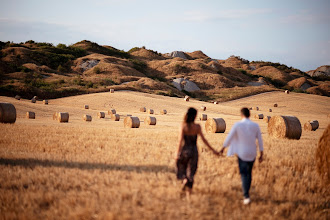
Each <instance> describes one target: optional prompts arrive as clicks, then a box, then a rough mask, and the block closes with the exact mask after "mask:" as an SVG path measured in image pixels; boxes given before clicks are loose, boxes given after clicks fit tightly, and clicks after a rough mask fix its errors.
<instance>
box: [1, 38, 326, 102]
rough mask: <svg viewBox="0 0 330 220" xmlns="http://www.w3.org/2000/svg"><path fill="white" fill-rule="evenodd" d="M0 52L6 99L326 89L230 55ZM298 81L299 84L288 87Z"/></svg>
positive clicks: (32, 45) (220, 97)
mask: <svg viewBox="0 0 330 220" xmlns="http://www.w3.org/2000/svg"><path fill="white" fill-rule="evenodd" d="M0 49H1V51H0V58H1V59H0V94H1V95H7V96H15V95H17V94H18V95H21V96H22V97H25V98H31V97H33V96H34V95H37V96H39V97H40V98H56V97H63V96H71V95H76V94H85V93H95V92H104V91H108V90H109V89H110V88H114V89H116V90H133V91H140V92H145V93H154V94H161V95H166V96H174V97H183V96H184V95H190V96H192V97H196V98H198V99H200V100H217V101H225V100H230V99H236V98H240V97H244V96H247V95H251V94H258V93H262V92H266V91H273V90H278V89H289V90H291V91H295V92H306V93H307V92H309V93H312V94H318V95H326V96H329V91H330V83H329V80H328V79H324V78H322V79H319V78H315V79H314V78H311V77H310V76H309V75H307V74H305V73H304V72H302V71H300V70H297V69H294V68H292V67H288V66H286V65H283V64H278V63H270V62H263V61H253V62H249V61H247V60H244V59H242V58H240V57H235V56H232V57H230V58H228V59H227V60H215V59H211V58H210V57H208V56H207V55H205V54H204V53H203V52H202V51H195V52H191V53H188V52H187V53H185V56H186V57H187V59H182V58H178V57H170V56H169V55H168V54H161V53H159V52H157V51H153V50H149V49H146V48H145V47H134V48H132V49H131V50H129V51H128V52H125V51H122V50H119V49H116V48H114V47H111V46H102V45H98V44H97V43H94V42H90V41H87V40H84V41H81V42H78V43H75V44H73V45H69V46H67V45H64V44H58V45H56V46H55V45H52V44H50V43H38V42H34V41H32V40H31V41H27V42H25V43H19V44H17V43H12V42H0ZM301 77H303V78H305V80H300V81H304V82H305V84H299V83H295V81H294V82H292V83H290V82H291V81H293V80H296V79H298V78H301ZM175 78H185V79H187V80H190V81H192V82H194V83H195V84H197V86H198V87H199V88H200V89H201V90H200V91H195V92H187V91H184V90H183V91H179V90H178V89H177V88H176V87H174V86H173V85H172V81H173V79H175ZM261 81H262V82H263V83H262V84H260V83H259V82H261ZM306 82H308V83H307V84H308V85H306ZM292 85H293V86H292Z"/></svg>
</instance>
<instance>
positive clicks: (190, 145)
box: [176, 108, 219, 194]
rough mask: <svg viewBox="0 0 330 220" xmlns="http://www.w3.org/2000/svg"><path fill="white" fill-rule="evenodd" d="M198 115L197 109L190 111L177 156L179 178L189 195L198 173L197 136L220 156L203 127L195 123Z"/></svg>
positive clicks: (180, 137)
mask: <svg viewBox="0 0 330 220" xmlns="http://www.w3.org/2000/svg"><path fill="white" fill-rule="evenodd" d="M196 115H197V110H196V109H194V108H189V109H188V112H187V113H186V115H185V118H184V122H183V123H182V126H181V128H180V135H179V146H178V151H177V154H176V159H177V163H176V165H177V178H178V179H179V180H183V182H182V183H183V190H187V192H188V193H189V194H190V193H191V191H192V187H193V184H194V175H195V173H196V171H197V163H198V150H197V145H196V142H197V135H200V137H201V138H202V140H203V142H204V143H205V144H206V146H208V148H210V149H211V150H212V151H213V153H214V154H216V155H219V153H218V152H217V151H215V150H214V149H213V148H212V147H211V146H210V144H209V143H208V141H207V140H206V139H205V137H204V135H203V133H202V128H201V126H200V125H199V124H196V123H195V119H196Z"/></svg>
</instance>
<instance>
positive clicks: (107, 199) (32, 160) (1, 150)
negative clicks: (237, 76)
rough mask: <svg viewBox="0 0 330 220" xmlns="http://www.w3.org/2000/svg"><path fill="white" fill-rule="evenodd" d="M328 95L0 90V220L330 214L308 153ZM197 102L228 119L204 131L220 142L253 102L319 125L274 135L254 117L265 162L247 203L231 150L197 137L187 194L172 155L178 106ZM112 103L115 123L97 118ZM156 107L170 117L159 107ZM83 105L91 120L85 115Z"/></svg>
mask: <svg viewBox="0 0 330 220" xmlns="http://www.w3.org/2000/svg"><path fill="white" fill-rule="evenodd" d="M329 101H330V98H328V97H320V96H314V95H307V94H295V93H293V94H289V95H285V94H284V93H280V92H271V93H265V94H261V95H256V96H251V97H248V98H244V99H240V100H236V101H231V102H226V103H220V104H218V105H214V104H210V103H204V102H200V101H196V100H191V101H190V102H184V101H183V99H179V98H170V97H163V96H157V95H150V94H143V93H137V92H129V91H121V92H115V93H113V94H110V93H98V94H88V95H81V96H75V97H68V98H61V99H56V100H49V105H48V106H47V105H43V104H42V102H40V101H39V102H37V104H33V103H30V101H28V100H21V101H17V100H15V99H13V98H8V97H0V102H11V103H13V104H14V105H15V107H16V109H17V114H18V118H17V121H16V123H15V124H12V125H9V124H0V130H1V137H0V219H329V218H330V213H329V211H330V190H329V189H328V188H327V187H325V186H323V185H322V183H321V181H320V178H319V176H318V174H317V172H316V167H315V157H314V156H315V150H316V147H317V142H318V139H319V137H320V136H321V135H322V133H323V131H324V129H325V128H326V126H327V125H328V123H330V120H329V119H328V118H327V114H328V113H330V102H329ZM274 103H278V104H279V107H278V108H273V107H272V106H273V104H274ZM84 104H88V105H89V106H90V109H88V110H85V109H83V105H84ZM201 105H205V106H206V107H207V110H206V113H207V114H208V117H223V118H224V119H225V120H226V123H227V130H226V132H225V134H206V137H207V138H208V140H209V141H210V143H211V144H212V146H214V147H215V148H216V149H218V150H219V149H220V147H221V145H222V143H223V141H224V138H225V137H226V135H227V134H228V132H229V129H230V128H231V127H232V125H233V123H234V122H235V121H237V120H239V119H240V118H239V116H238V112H239V109H240V108H241V107H243V106H247V107H250V106H251V107H252V106H258V107H259V108H260V109H261V110H260V111H259V112H261V113H263V114H264V115H270V116H272V115H278V114H282V115H295V116H297V117H298V118H299V119H300V121H301V123H302V124H303V123H305V122H306V121H307V120H311V119H317V120H319V122H320V128H319V129H318V130H317V131H315V132H305V131H303V134H302V137H301V139H300V140H299V141H297V140H281V139H273V138H270V137H268V134H267V124H266V123H265V122H264V121H263V120H258V122H259V124H260V126H261V129H262V133H263V137H264V142H265V161H264V162H263V163H262V164H259V163H257V162H256V164H255V167H254V170H253V183H252V188H251V199H252V201H253V203H252V204H251V205H250V206H247V207H246V206H243V205H242V203H241V200H242V192H241V182H240V176H239V173H238V167H237V161H236V158H234V157H231V158H227V157H216V156H214V155H213V154H212V153H211V152H210V151H208V150H207V149H206V146H204V144H202V143H201V142H200V141H199V152H200V160H199V169H198V171H197V174H196V179H195V186H194V193H193V194H192V196H191V198H190V201H188V200H187V198H185V197H182V198H181V195H180V183H179V182H178V181H177V180H176V176H175V167H174V159H173V153H174V151H175V150H176V147H177V131H178V127H179V125H180V123H181V121H182V118H183V114H184V113H185V111H186V110H187V108H188V107H190V106H193V107H196V108H199V107H200V106H201ZM142 106H145V107H147V108H152V109H154V110H155V113H156V114H155V116H156V117H157V125H156V126H147V125H145V124H144V123H143V120H144V118H145V117H146V116H147V114H146V113H141V112H139V108H140V107H142ZM111 107H113V108H115V109H116V110H117V113H119V114H120V115H121V119H120V121H119V122H115V121H111V120H110V118H109V115H106V118H105V119H98V118H97V117H96V115H97V112H98V111H102V110H104V111H107V110H109V109H110V108H111ZM269 108H272V109H273V112H272V113H269V112H268V109H269ZM161 109H167V111H168V115H160V110H161ZM26 111H35V112H36V119H35V120H31V119H30V120H29V119H26V118H25V113H26ZM55 111H65V112H66V111H67V112H69V113H70V121H69V123H58V122H56V121H53V120H52V114H53V113H54V112H55ZM86 113H87V114H91V115H92V116H93V121H92V122H91V123H89V122H85V121H83V120H82V116H83V114H86ZM255 113H256V111H252V114H255ZM127 114H132V115H133V116H138V117H139V118H140V120H141V121H142V122H141V127H140V128H138V129H127V128H124V126H123V116H124V115H127ZM253 120H254V121H257V119H253ZM200 123H201V124H202V126H203V127H204V124H205V122H200Z"/></svg>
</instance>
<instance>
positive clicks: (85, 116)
mask: <svg viewBox="0 0 330 220" xmlns="http://www.w3.org/2000/svg"><path fill="white" fill-rule="evenodd" d="M83 120H84V121H92V116H91V115H84V116H83Z"/></svg>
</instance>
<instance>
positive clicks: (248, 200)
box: [243, 198, 251, 205]
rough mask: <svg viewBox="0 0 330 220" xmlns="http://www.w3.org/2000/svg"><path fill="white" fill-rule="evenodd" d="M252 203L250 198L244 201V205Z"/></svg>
mask: <svg viewBox="0 0 330 220" xmlns="http://www.w3.org/2000/svg"><path fill="white" fill-rule="evenodd" d="M250 203H251V199H250V198H245V199H244V200H243V204H244V205H249V204H250Z"/></svg>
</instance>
